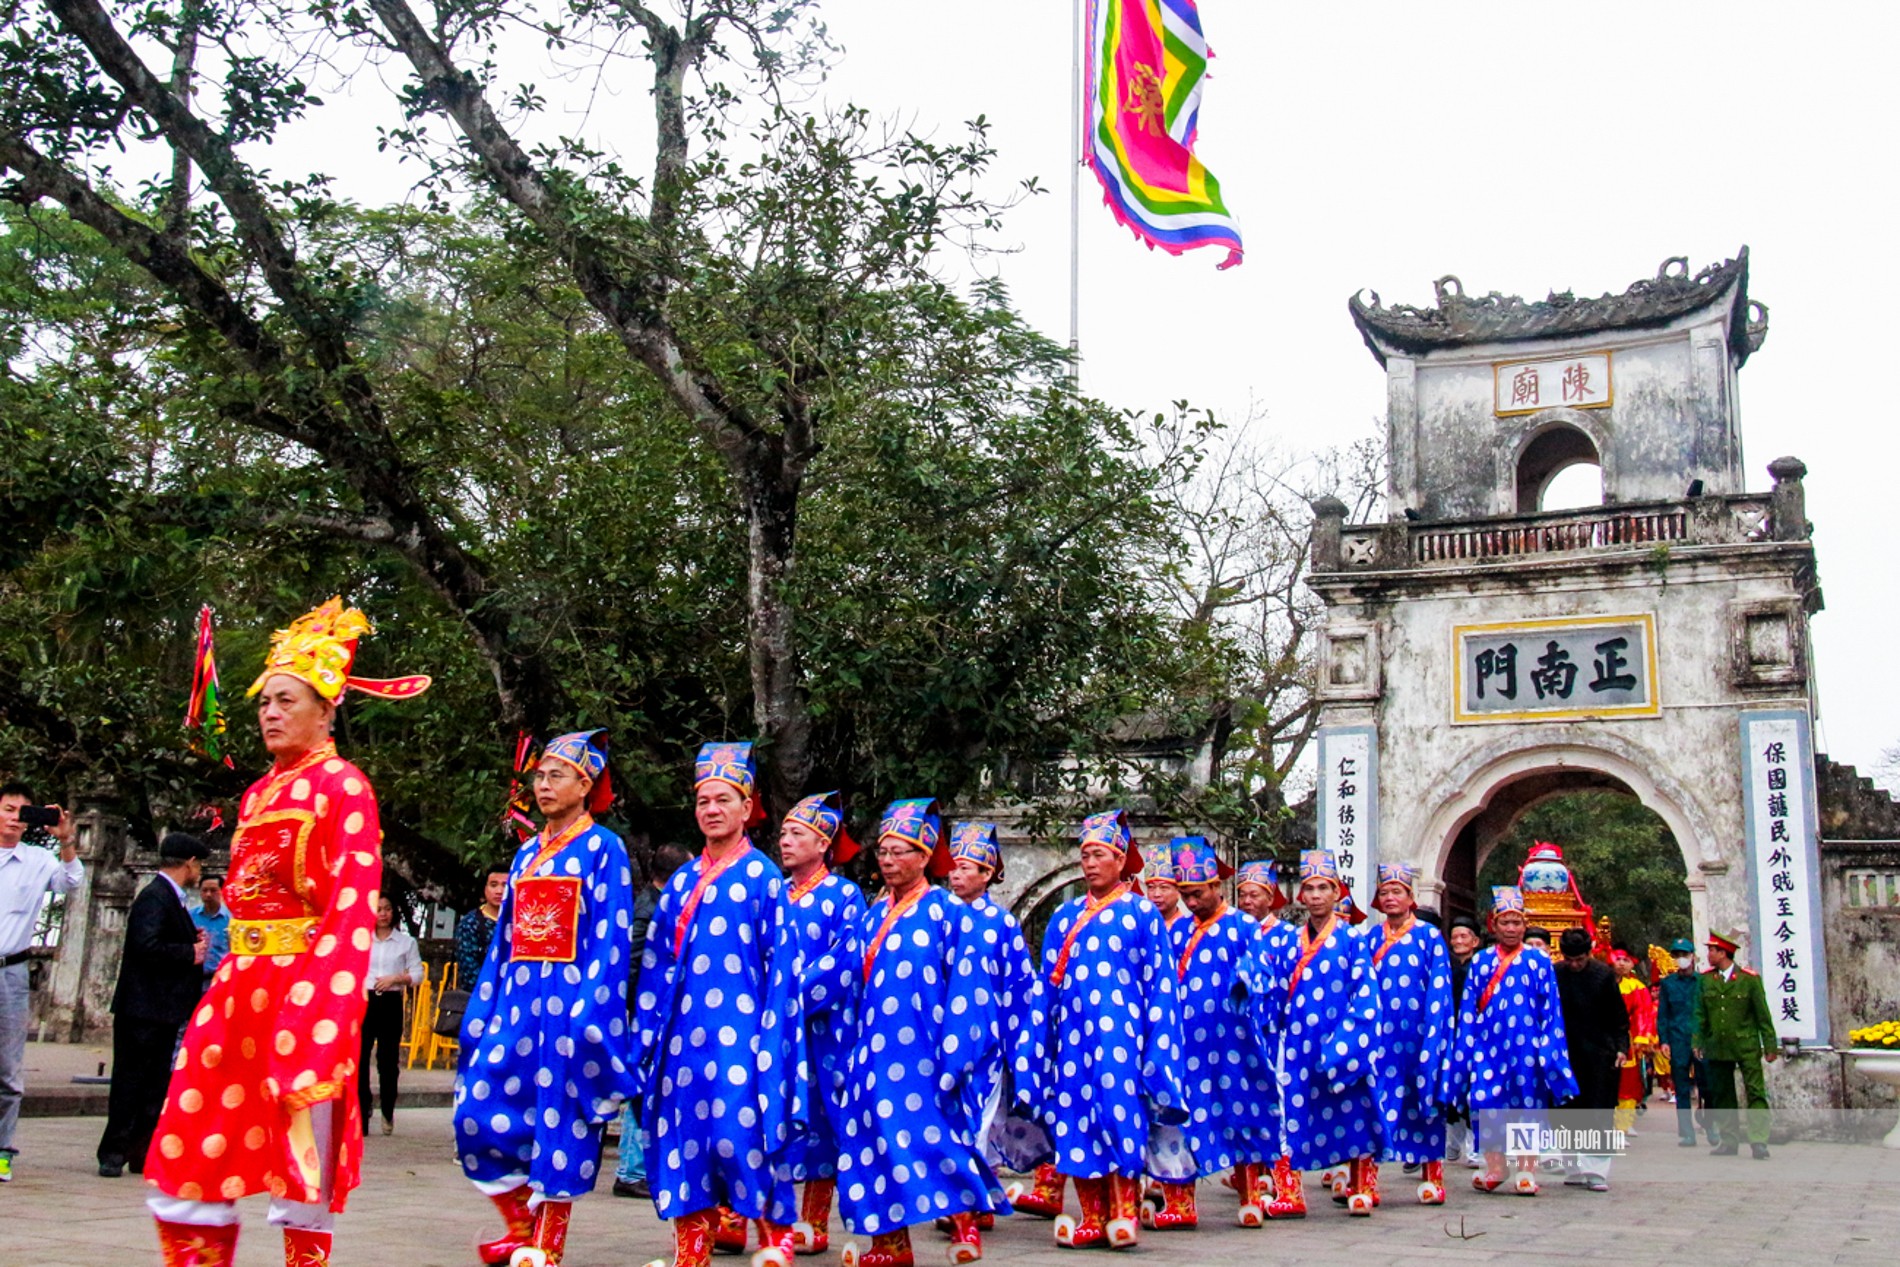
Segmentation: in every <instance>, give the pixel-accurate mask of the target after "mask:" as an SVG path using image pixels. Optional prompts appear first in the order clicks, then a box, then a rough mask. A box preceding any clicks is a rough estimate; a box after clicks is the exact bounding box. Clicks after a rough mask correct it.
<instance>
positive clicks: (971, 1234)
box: [950, 1210, 983, 1267]
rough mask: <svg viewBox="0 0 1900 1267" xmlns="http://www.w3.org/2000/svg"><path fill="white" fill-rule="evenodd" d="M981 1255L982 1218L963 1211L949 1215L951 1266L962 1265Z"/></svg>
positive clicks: (961, 1266)
mask: <svg viewBox="0 0 1900 1267" xmlns="http://www.w3.org/2000/svg"><path fill="white" fill-rule="evenodd" d="M981 1257H983V1232H982V1220H981V1218H979V1217H978V1216H977V1215H975V1214H973V1213H971V1212H969V1211H967V1210H966V1211H964V1212H963V1213H962V1214H953V1215H951V1216H950V1262H951V1265H952V1267H963V1264H965V1263H973V1262H975V1261H976V1260H977V1259H979V1258H981Z"/></svg>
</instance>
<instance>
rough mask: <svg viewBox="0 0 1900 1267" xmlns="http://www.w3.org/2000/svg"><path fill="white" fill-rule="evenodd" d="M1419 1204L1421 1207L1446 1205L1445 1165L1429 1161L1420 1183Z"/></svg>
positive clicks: (1440, 1162)
mask: <svg viewBox="0 0 1900 1267" xmlns="http://www.w3.org/2000/svg"><path fill="white" fill-rule="evenodd" d="M1418 1203H1419V1204H1420V1205H1443V1204H1445V1163H1444V1162H1442V1161H1428V1162H1426V1163H1425V1173H1424V1174H1423V1175H1421V1176H1420V1178H1419V1181H1418Z"/></svg>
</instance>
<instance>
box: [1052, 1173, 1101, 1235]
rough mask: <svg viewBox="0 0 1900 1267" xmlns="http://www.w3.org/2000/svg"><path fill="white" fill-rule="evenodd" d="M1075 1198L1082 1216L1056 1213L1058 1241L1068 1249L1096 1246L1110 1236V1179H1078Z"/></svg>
mask: <svg viewBox="0 0 1900 1267" xmlns="http://www.w3.org/2000/svg"><path fill="white" fill-rule="evenodd" d="M1075 1199H1076V1203H1077V1204H1078V1205H1080V1206H1081V1207H1082V1217H1081V1218H1080V1219H1076V1218H1074V1217H1072V1216H1070V1215H1067V1214H1058V1215H1056V1244H1058V1245H1060V1246H1062V1248H1064V1249H1092V1248H1094V1247H1095V1246H1097V1245H1100V1244H1101V1243H1102V1242H1103V1240H1105V1239H1106V1238H1107V1236H1108V1180H1106V1179H1077V1180H1076V1181H1075Z"/></svg>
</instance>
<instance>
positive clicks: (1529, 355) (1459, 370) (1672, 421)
mask: <svg viewBox="0 0 1900 1267" xmlns="http://www.w3.org/2000/svg"><path fill="white" fill-rule="evenodd" d="M1727 339H1728V313H1727V309H1726V308H1725V307H1722V306H1717V307H1716V308H1715V309H1714V310H1713V311H1708V310H1705V311H1703V312H1700V313H1695V314H1691V315H1689V316H1686V317H1682V318H1679V319H1678V320H1677V321H1676V322H1675V323H1674V324H1672V325H1670V326H1667V327H1663V328H1659V329H1656V330H1646V331H1620V332H1617V333H1615V334H1594V335H1586V336H1581V337H1578V338H1572V339H1557V340H1547V341H1542V342H1539V343H1537V344H1536V345H1535V347H1534V350H1533V349H1531V348H1530V347H1527V346H1526V345H1511V344H1479V345H1474V346H1471V347H1465V348H1459V349H1457V350H1456V351H1455V352H1433V353H1431V354H1429V355H1428V356H1424V357H1406V356H1401V355H1391V356H1389V357H1388V359H1387V361H1386V397H1387V427H1388V431H1389V433H1390V442H1391V446H1392V470H1391V481H1390V485H1389V492H1390V501H1391V505H1392V507H1393V508H1394V512H1395V513H1396V512H1397V511H1399V510H1402V509H1405V508H1411V509H1413V510H1416V511H1418V512H1419V513H1420V514H1421V515H1423V516H1424V517H1425V518H1426V519H1432V520H1436V519H1470V518H1481V517H1485V516H1490V515H1510V514H1515V513H1516V512H1517V501H1516V488H1517V484H1516V474H1517V459H1518V458H1519V456H1520V455H1521V454H1522V453H1523V451H1524V448H1525V446H1526V445H1528V444H1529V443H1530V441H1531V440H1532V439H1534V438H1535V437H1536V436H1537V435H1538V434H1539V433H1540V432H1542V431H1545V430H1548V429H1549V428H1550V427H1552V426H1553V425H1559V424H1567V425H1571V426H1575V427H1576V428H1577V429H1579V430H1581V431H1582V432H1584V434H1586V435H1588V436H1589V437H1590V438H1591V440H1592V441H1593V442H1594V443H1595V444H1596V448H1597V452H1598V454H1599V455H1600V456H1601V458H1602V466H1603V493H1604V500H1605V501H1606V502H1641V501H1663V500H1669V499H1672V498H1679V497H1681V496H1683V494H1684V491H1685V490H1686V489H1687V488H1688V486H1689V482H1690V481H1691V480H1694V479H1700V480H1702V481H1703V488H1704V491H1705V492H1707V493H1711V494H1714V493H1735V492H1740V491H1742V480H1743V468H1742V454H1741V442H1740V431H1739V427H1738V425H1737V421H1736V410H1735V407H1734V402H1735V392H1734V385H1735V373H1736V369H1735V365H1734V358H1733V357H1732V356H1731V354H1730V352H1729V350H1728V344H1727ZM1606 350H1607V351H1609V352H1610V354H1611V363H1612V380H1613V383H1614V387H1615V399H1614V403H1612V404H1611V405H1610V406H1608V407H1607V408H1602V409H1566V408H1562V407H1561V406H1553V407H1550V408H1546V409H1544V410H1542V411H1540V412H1538V413H1535V414H1519V415H1511V416H1508V417H1502V418H1500V417H1498V416H1496V414H1495V412H1494V410H1495V406H1496V398H1495V396H1494V392H1493V374H1492V367H1493V365H1494V364H1496V363H1498V362H1504V361H1522V360H1530V359H1543V358H1551V357H1563V356H1567V355H1571V354H1574V353H1580V352H1598V351H1606Z"/></svg>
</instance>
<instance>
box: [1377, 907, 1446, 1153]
mask: <svg viewBox="0 0 1900 1267" xmlns="http://www.w3.org/2000/svg"><path fill="white" fill-rule="evenodd" d="M1361 935H1362V936H1364V937H1365V938H1366V940H1367V942H1368V943H1369V944H1370V945H1371V947H1372V958H1373V973H1374V975H1375V976H1377V977H1378V980H1379V1113H1380V1116H1381V1118H1382V1119H1383V1120H1384V1132H1383V1133H1384V1140H1383V1147H1382V1149H1381V1150H1380V1154H1379V1156H1380V1160H1381V1161H1399V1162H1405V1163H1406V1164H1408V1165H1414V1164H1418V1163H1420V1162H1427V1161H1443V1160H1444V1158H1445V1111H1444V1106H1443V1103H1442V1101H1443V1097H1444V1091H1445V1059H1446V1057H1447V1055H1448V1054H1449V1053H1450V1050H1451V1033H1452V1026H1453V1023H1454V1020H1455V1018H1454V1017H1453V1016H1452V1014H1451V951H1450V949H1449V948H1448V947H1447V946H1446V945H1445V936H1444V934H1443V933H1441V932H1439V931H1438V930H1437V929H1436V928H1433V927H1432V926H1431V925H1430V924H1427V923H1425V922H1424V921H1423V920H1419V919H1414V920H1413V921H1412V926H1411V927H1410V928H1408V929H1407V930H1406V931H1405V933H1404V935H1403V936H1401V937H1399V938H1398V939H1397V940H1396V941H1392V942H1390V944H1388V943H1387V939H1386V934H1385V925H1383V924H1377V925H1368V926H1367V927H1366V928H1365V930H1364V931H1363V932H1362V934H1361Z"/></svg>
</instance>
